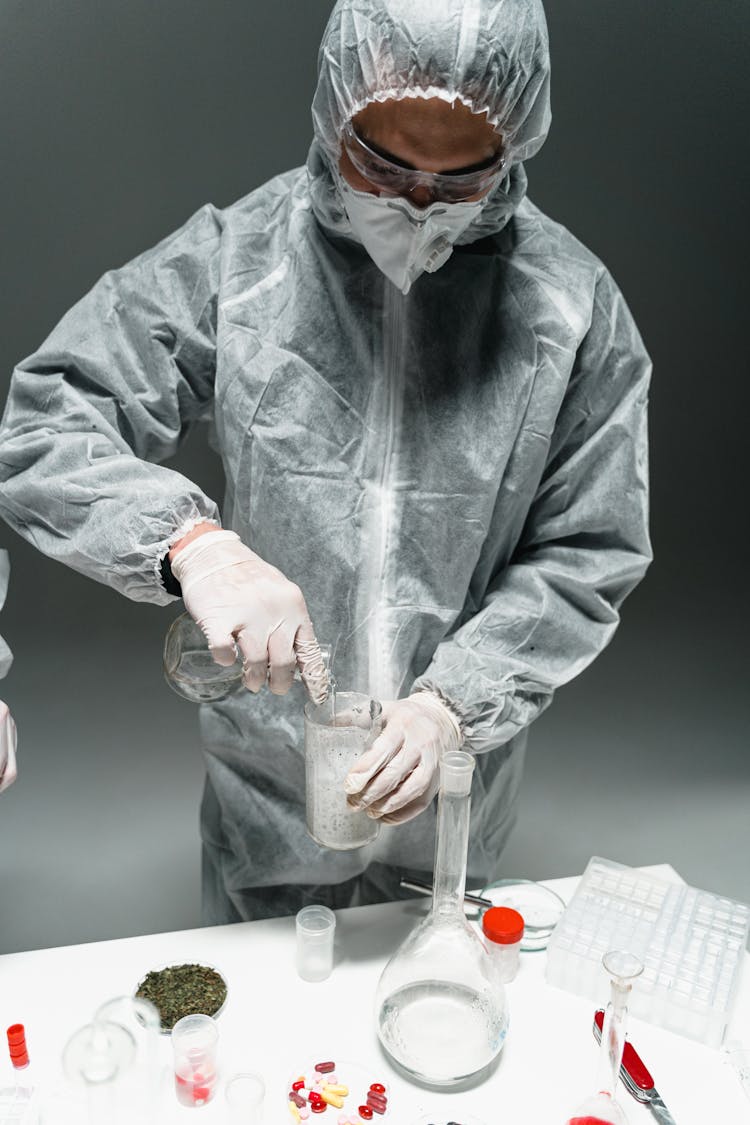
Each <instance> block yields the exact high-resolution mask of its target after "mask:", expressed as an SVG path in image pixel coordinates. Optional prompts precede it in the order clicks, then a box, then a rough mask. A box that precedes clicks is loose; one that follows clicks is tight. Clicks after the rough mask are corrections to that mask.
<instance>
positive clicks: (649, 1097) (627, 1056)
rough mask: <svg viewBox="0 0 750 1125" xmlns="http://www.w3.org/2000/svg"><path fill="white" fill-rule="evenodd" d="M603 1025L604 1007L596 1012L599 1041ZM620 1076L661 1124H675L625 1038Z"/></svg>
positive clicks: (595, 1031)
mask: <svg viewBox="0 0 750 1125" xmlns="http://www.w3.org/2000/svg"><path fill="white" fill-rule="evenodd" d="M603 1027H604V1009H603V1008H599V1009H597V1011H596V1012H595V1013H594V1035H595V1036H596V1041H597V1042H598V1043H601V1039H602V1028H603ZM620 1078H621V1079H622V1084H623V1086H624V1087H625V1089H626V1090H627V1091H628V1093H629V1094H632V1095H633V1097H634V1098H635V1099H636V1101H639V1102H641V1103H642V1104H643V1105H647V1106H648V1107H649V1109H650V1110H651V1112H652V1113H653V1115H654V1117H655V1118H656V1120H657V1121H658V1122H659V1123H660V1125H675V1120H674V1118H673V1117H672V1114H671V1113H670V1112H669V1110H668V1109H667V1107H666V1106H665V1104H664V1101H663V1099H662V1097H661V1096H660V1094H659V1091H658V1090H657V1089H656V1086H655V1085H654V1080H653V1078H652V1077H651V1074H650V1072H649V1071H648V1070H647V1069H646V1066H645V1064H644V1062H643V1060H642V1059H641V1056H640V1055H639V1054H638V1052H637V1051H636V1049H635V1047H634V1046H633V1044H632V1043H631V1042H630V1041H629V1040H628V1039H626V1040H625V1047H624V1049H623V1052H622V1063H621V1064H620Z"/></svg>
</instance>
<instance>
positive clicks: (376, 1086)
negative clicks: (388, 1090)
mask: <svg viewBox="0 0 750 1125" xmlns="http://www.w3.org/2000/svg"><path fill="white" fill-rule="evenodd" d="M370 1089H371V1090H372V1092H373V1094H384V1093H385V1086H384V1085H383V1083H382V1082H373V1084H372V1086H370Z"/></svg>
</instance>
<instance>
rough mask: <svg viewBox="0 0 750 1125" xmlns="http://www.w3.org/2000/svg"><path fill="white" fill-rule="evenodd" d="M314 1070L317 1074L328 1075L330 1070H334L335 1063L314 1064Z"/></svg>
mask: <svg viewBox="0 0 750 1125" xmlns="http://www.w3.org/2000/svg"><path fill="white" fill-rule="evenodd" d="M315 1069H316V1070H317V1072H318V1074H330V1073H331V1071H332V1070H335V1069H336V1063H335V1062H322V1063H316V1064H315Z"/></svg>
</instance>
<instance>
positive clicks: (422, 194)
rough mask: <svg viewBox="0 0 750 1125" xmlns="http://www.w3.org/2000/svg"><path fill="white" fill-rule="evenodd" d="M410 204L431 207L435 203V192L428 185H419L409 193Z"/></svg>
mask: <svg viewBox="0 0 750 1125" xmlns="http://www.w3.org/2000/svg"><path fill="white" fill-rule="evenodd" d="M409 202H410V203H413V204H414V206H415V207H429V206H430V204H431V203H434V202H435V192H434V191H433V189H432V188H430V187H428V186H427V184H417V186H416V187H414V188H412V189H411V191H410V192H409Z"/></svg>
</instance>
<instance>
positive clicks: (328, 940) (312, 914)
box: [296, 905, 336, 982]
mask: <svg viewBox="0 0 750 1125" xmlns="http://www.w3.org/2000/svg"><path fill="white" fill-rule="evenodd" d="M296 929H297V972H298V973H299V975H300V976H301V977H302V980H307V981H313V982H316V981H321V980H326V979H327V978H328V977H329V976H330V975H331V972H332V970H333V940H334V936H335V933H336V915H335V914H334V913H333V911H332V910H329V909H328V907H327V906H318V905H314V906H303V907H302V909H301V910H300V911H298V912H297V921H296Z"/></svg>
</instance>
